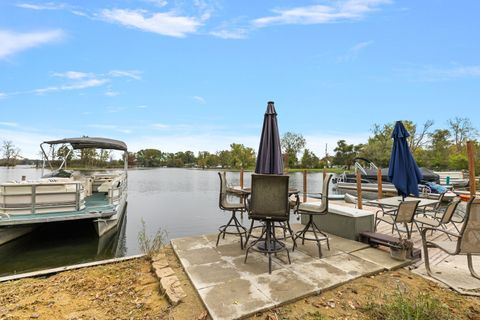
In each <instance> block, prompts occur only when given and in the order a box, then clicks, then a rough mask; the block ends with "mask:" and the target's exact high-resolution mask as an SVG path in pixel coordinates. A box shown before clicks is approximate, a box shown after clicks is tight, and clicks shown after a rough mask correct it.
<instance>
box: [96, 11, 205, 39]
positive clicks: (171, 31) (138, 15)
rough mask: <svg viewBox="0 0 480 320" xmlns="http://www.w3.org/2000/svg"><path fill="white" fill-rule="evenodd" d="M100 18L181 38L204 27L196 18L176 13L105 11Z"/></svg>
mask: <svg viewBox="0 0 480 320" xmlns="http://www.w3.org/2000/svg"><path fill="white" fill-rule="evenodd" d="M99 16H100V17H101V18H102V19H104V20H105V21H108V22H114V23H119V24H121V25H124V26H127V27H133V28H137V29H140V30H143V31H147V32H153V33H158V34H161V35H164V36H171V37H180V38H181V37H185V36H186V34H188V33H193V32H195V31H197V29H198V28H199V27H200V26H201V25H202V23H201V22H199V21H198V20H197V19H196V18H195V17H184V16H177V15H176V14H175V13H174V12H159V13H150V12H148V11H145V10H128V9H112V10H109V9H104V10H102V11H101V12H100V15H99Z"/></svg>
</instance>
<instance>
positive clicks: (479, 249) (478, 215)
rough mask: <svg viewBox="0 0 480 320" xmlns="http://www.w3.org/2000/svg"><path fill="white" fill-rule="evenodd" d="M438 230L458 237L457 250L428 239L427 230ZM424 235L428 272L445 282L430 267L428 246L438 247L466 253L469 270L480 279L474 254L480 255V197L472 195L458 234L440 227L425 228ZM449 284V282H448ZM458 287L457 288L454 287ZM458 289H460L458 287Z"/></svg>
mask: <svg viewBox="0 0 480 320" xmlns="http://www.w3.org/2000/svg"><path fill="white" fill-rule="evenodd" d="M431 230H434V231H438V232H443V233H445V234H447V235H450V236H452V237H455V238H457V244H456V246H455V250H453V251H450V250H448V249H447V248H445V247H442V245H441V244H438V243H435V242H434V241H428V240H427V232H428V231H431ZM421 235H422V244H423V254H424V260H425V269H426V270H427V274H428V275H429V276H430V277H432V278H434V279H436V280H438V281H441V282H443V283H445V281H443V280H442V279H441V278H439V277H437V276H436V275H435V274H434V273H433V272H432V270H431V268H430V260H429V255H428V248H438V249H440V250H442V251H444V252H446V253H448V254H449V255H466V256H467V264H468V270H469V271H470V274H471V275H472V277H474V278H476V279H480V275H479V274H478V273H477V272H476V271H475V269H474V267H473V260H472V256H473V255H480V240H479V239H480V199H479V198H475V197H472V198H471V199H470V201H469V202H468V204H467V210H466V214H465V223H464V224H463V226H462V229H461V230H460V232H459V233H458V234H456V233H453V232H450V231H448V230H444V229H438V228H424V229H423V230H422V232H421ZM472 240H474V241H476V242H475V243H474V244H472V243H470V242H469V241H472ZM447 284H448V283H447ZM454 289H456V288H454ZM456 290H458V289H456ZM462 293H464V294H471V295H475V296H480V293H472V292H465V291H462Z"/></svg>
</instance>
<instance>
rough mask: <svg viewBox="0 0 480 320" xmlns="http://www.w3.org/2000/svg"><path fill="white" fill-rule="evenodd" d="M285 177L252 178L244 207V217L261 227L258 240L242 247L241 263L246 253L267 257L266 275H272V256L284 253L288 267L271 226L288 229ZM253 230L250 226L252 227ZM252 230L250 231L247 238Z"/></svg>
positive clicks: (286, 179) (282, 244) (286, 184)
mask: <svg viewBox="0 0 480 320" xmlns="http://www.w3.org/2000/svg"><path fill="white" fill-rule="evenodd" d="M288 178H289V177H288V176H280V175H272V174H254V175H252V193H251V195H250V204H249V206H248V217H249V218H250V219H252V220H255V221H261V222H263V223H264V226H263V228H262V233H261V234H260V237H258V238H256V239H255V240H254V241H252V242H251V244H250V245H248V246H246V253H245V263H247V258H248V253H249V251H250V250H253V251H257V252H261V253H264V254H268V272H269V273H272V254H275V255H276V254H277V253H278V252H281V251H287V257H288V263H291V261H290V254H289V252H288V249H287V247H286V244H285V243H283V242H281V241H280V240H279V239H278V238H277V237H276V235H275V227H274V223H275V222H277V223H278V222H285V223H286V224H287V226H288V229H289V230H291V228H290V223H289V222H288V220H289V214H290V203H289V200H288ZM252 226H253V224H252ZM251 231H252V229H251V228H250V231H249V234H250V233H251Z"/></svg>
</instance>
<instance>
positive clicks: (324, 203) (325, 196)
mask: <svg viewBox="0 0 480 320" xmlns="http://www.w3.org/2000/svg"><path fill="white" fill-rule="evenodd" d="M331 179H332V175H331V174H327V175H326V176H325V179H323V187H322V203H321V204H320V209H319V210H320V212H325V211H327V210H328V190H329V188H330V180H331Z"/></svg>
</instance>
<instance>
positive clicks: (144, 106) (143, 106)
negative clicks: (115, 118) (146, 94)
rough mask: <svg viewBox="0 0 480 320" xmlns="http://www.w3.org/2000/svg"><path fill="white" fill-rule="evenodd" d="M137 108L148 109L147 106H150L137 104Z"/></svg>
mask: <svg viewBox="0 0 480 320" xmlns="http://www.w3.org/2000/svg"><path fill="white" fill-rule="evenodd" d="M137 108H139V109H146V108H148V106H146V105H141V106H137Z"/></svg>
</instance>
